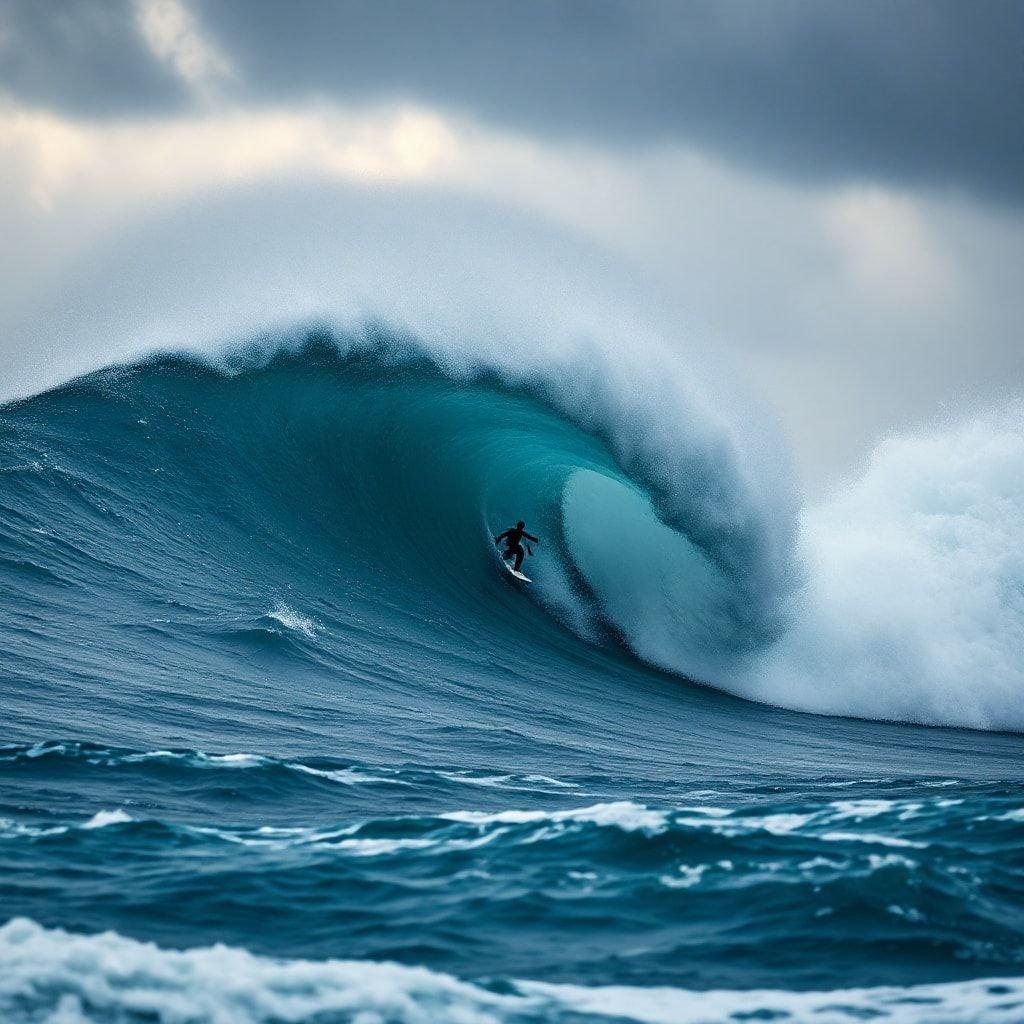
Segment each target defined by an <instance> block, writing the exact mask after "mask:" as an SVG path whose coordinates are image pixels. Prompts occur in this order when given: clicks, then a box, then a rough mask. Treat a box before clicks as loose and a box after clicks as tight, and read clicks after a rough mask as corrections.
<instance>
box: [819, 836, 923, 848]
mask: <svg viewBox="0 0 1024 1024" xmlns="http://www.w3.org/2000/svg"><path fill="white" fill-rule="evenodd" d="M819 838H820V839H821V840H822V841H823V842H826V843H872V844H873V845H875V846H899V847H905V848H907V849H912V850H924V849H927V847H928V843H918V842H915V841H914V840H912V839H900V838H899V837H898V836H883V835H879V834H878V833H875V832H826V833H825V834H824V835H822V836H820V837H819Z"/></svg>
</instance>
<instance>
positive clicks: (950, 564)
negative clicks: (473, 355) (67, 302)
mask: <svg viewBox="0 0 1024 1024" xmlns="http://www.w3.org/2000/svg"><path fill="white" fill-rule="evenodd" d="M558 379H559V378H558V377H557V376H548V377H547V378H546V379H543V380H541V379H534V380H523V379H518V380H515V381H512V382H511V383H510V381H509V378H508V377H507V375H502V374H500V373H499V372H498V371H497V370H496V369H494V368H489V369H488V368H483V367H481V366H474V367H467V366H462V367H460V368H459V369H458V370H455V369H453V368H452V367H451V366H450V365H445V364H443V363H442V364H440V365H438V364H437V363H436V362H434V361H432V360H430V359H427V358H425V357H423V356H422V355H420V354H418V353H417V352H416V351H415V350H411V349H410V348H409V347H408V346H407V345H405V346H401V345H400V346H398V347H397V350H396V347H395V345H394V343H393V342H389V343H388V344H383V343H380V340H379V339H376V341H375V342H374V344H372V345H370V346H369V347H368V348H363V349H361V350H359V351H355V352H349V353H348V354H339V352H338V351H337V350H336V348H335V347H334V344H333V342H330V341H329V340H328V339H325V338H320V339H317V340H314V342H313V343H311V344H309V345H307V346H305V347H303V348H300V349H298V350H284V349H282V350H281V351H278V352H277V353H276V354H272V355H271V356H270V357H266V356H264V357H256V356H255V355H249V356H247V357H246V358H245V359H236V360H235V361H234V362H233V363H230V364H229V365H227V366H223V365H222V366H221V367H220V368H214V367H212V366H210V365H207V364H203V363H199V362H197V361H194V360H191V359H185V358H178V357H166V358H161V359H156V360H151V361H149V362H147V363H144V364H140V365H138V366H135V367H130V368H119V369H112V370H108V371H104V372H102V373H100V374H97V375H94V376H92V377H90V378H85V379H83V380H80V381H76V382H72V383H71V384H69V385H67V386H66V387H64V388H62V389H58V390H57V391H54V392H50V393H47V394H44V395H40V396H37V397H35V398H32V399H29V400H27V401H24V402H21V403H17V404H14V405H9V406H7V407H6V408H4V409H3V410H0V588H2V593H3V598H4V599H3V605H2V608H0V678H2V685H3V693H4V704H3V710H4V716H3V735H2V736H0V915H2V920H4V921H6V922H7V923H5V924H2V925H0V1011H2V1016H3V1019H4V1020H10V1021H12V1022H30V1021H31V1022H42V1021H52V1022H54V1024H57V1022H59V1024H70V1022H73V1021H78V1020H88V1021H104V1022H108V1021H109V1022H129V1021H130V1022H142V1021H153V1020H156V1021H160V1022H166V1024H171V1022H174V1024H179V1022H184V1021H189V1022H191V1021H206V1020H212V1021H217V1022H218V1024H221V1022H223V1024H236V1022H249V1021H260V1022H278V1021H315V1022H318V1024H328V1022H336V1021H353V1022H356V1021H358V1022H359V1024H370V1022H376V1021H389V1022H390V1021H395V1022H399V1021H401V1022H420V1021H457V1022H469V1021H590V1020H595V1021H600V1020H612V1021H647V1022H655V1021H656V1022H662V1021H666V1022H668V1021H672V1022H676V1021H679V1022H683V1021H709V1020H732V1021H739V1020H751V1019H753V1020H781V1019H789V1020H813V1021H821V1022H831V1021H844V1022H846V1021H854V1020H863V1019H879V1020H887V1021H962V1020H986V1021H1019V1020H1022V1019H1024V982H1022V981H1021V980H1020V975H1021V963H1022V961H1024V892H1022V890H1024V883H1022V881H1021V878H1022V874H1021V871H1022V867H1024V864H1022V861H1024V854H1022V852H1021V851H1022V849H1024V845H1022V844H1024V793H1022V792H1021V789H1020V780H1021V777H1022V775H1024V772H1022V770H1021V767H1020V765H1021V755H1022V753H1024V741H1022V740H1021V738H1020V737H1019V736H1018V735H1015V734H1014V733H1011V732H1002V733H1000V732H993V731H988V732H985V731H978V730H968V729H963V728H926V727H923V726H920V725H915V724H911V723H913V722H915V721H920V722H941V723H945V724H947V725H953V726H955V725H969V726H977V725H986V726H989V727H990V728H993V727H1001V728H1004V729H1014V728H1017V727H1019V723H1020V722H1021V719H1022V708H1021V705H1020V700H1019V696H1018V695H1019V693H1020V690H1019V688H1018V687H1019V682H1020V679H1019V673H1020V671H1021V668H1020V664H1021V659H1020V655H1019V650H1018V653H1016V654H1014V651H1013V643H1014V637H1016V636H1019V635H1020V626H1019V623H1020V622H1021V621H1024V616H1022V615H1021V614H1020V613H1021V608H1022V606H1024V599H1022V598H1021V593H1022V591H1021V588H1020V586H1019V584H1017V583H1015V577H1014V573H1015V572H1016V570H1017V562H1016V561H1015V559H1017V557H1018V556H1017V554H1016V552H1012V551H1008V550H1007V549H1008V545H1007V544H1006V543H1005V541H1006V538H1007V537H1008V536H1010V535H1012V532H1013V529H1014V523H1015V521H1016V520H1015V517H1016V515H1017V511H1016V509H1017V507H1018V505H1017V504H1015V501H1016V497H1017V491H1016V489H1015V488H1018V487H1019V486H1020V484H1019V483H1016V484H1015V483H1013V482H1012V480H1013V475H1012V473H1011V472H1010V471H1011V470H1013V469H1014V467H1016V466H1017V465H1018V461H1017V460H1018V455H1019V453H1018V452H1017V448H1019V447H1020V446H1019V445H1017V448H1015V447H1014V446H1013V444H1012V443H1009V442H1008V441H1007V438H1009V439H1010V440H1011V441H1012V439H1013V437H1014V436H1015V435H1014V431H1013V428H1012V424H1008V422H1007V421H1004V422H1003V423H1002V425H1001V426H1000V425H998V424H997V425H995V426H993V427H991V429H989V430H988V431H987V432H985V431H982V430H981V428H980V427H976V428H972V429H968V430H964V431H961V433H960V434H958V435H957V437H956V438H954V439H952V440H951V439H948V438H947V440H946V450H947V451H949V452H952V453H954V456H955V455H956V453H959V456H958V457H960V458H961V459H962V460H963V463H964V464H969V465H970V466H971V467H972V473H971V474H964V478H963V479H962V480H961V481H960V486H959V487H956V488H952V487H951V488H949V489H948V491H943V492H942V496H943V498H944V501H945V504H944V505H943V506H942V507H937V506H935V505H932V506H929V507H928V508H920V507H917V508H916V509H915V508H912V507H911V495H912V494H917V493H919V492H918V491H917V490H915V487H914V481H915V477H914V473H913V472H911V471H910V470H909V469H908V467H911V466H913V465H919V464H920V459H919V460H918V462H917V463H915V462H914V461H913V459H912V458H911V454H912V453H914V452H917V454H918V455H920V453H921V451H925V453H926V454H927V451H926V449H927V444H926V443H925V442H915V443H913V444H910V443H909V442H908V444H907V445H904V446H903V447H897V448H890V450H889V451H888V453H887V454H886V455H884V457H883V458H882V459H881V460H880V461H878V460H876V463H875V464H874V465H873V468H872V471H871V473H869V476H868V477H867V478H866V479H865V481H862V482H861V484H859V485H858V486H857V487H856V488H854V489H853V490H851V491H850V492H849V493H847V495H846V496H845V497H844V498H843V499H842V500H841V501H836V502H833V503H832V504H830V505H829V506H822V507H820V508H818V509H816V510H809V511H805V513H803V514H802V515H801V516H797V514H796V512H795V503H793V502H792V501H791V499H790V498H788V497H787V495H786V493H785V488H784V487H783V486H782V485H780V484H778V483H777V482H775V481H774V478H773V477H772V474H771V461H770V459H767V458H758V457H757V453H756V452H755V453H754V454H753V455H751V454H750V453H749V452H745V450H744V448H743V444H742V442H741V441H736V439H735V438H730V436H729V433H728V431H727V430H724V428H720V426H715V421H714V418H713V417H711V418H709V417H708V416H707V415H705V416H703V418H702V417H701V416H699V415H697V414H696V413H695V412H694V411H693V410H692V409H685V408H681V407H680V406H679V405H678V403H674V402H671V401H668V399H666V397H665V396H664V395H659V394H657V393H656V392H657V389H652V390H648V391H645V392H642V393H641V392H639V391H637V390H635V389H634V390H633V391H630V390H629V389H626V390H625V391H623V390H621V388H620V383H621V382H620V383H616V381H615V379H614V376H613V375H611V374H610V371H609V370H608V368H606V367H605V368H602V367H597V368H594V370H593V372H592V374H591V376H589V377H581V376H580V374H579V373H578V372H573V373H572V374H569V375H568V377H567V379H572V380H573V381H574V385H573V387H572V388H571V389H569V390H565V389H562V390H559V387H558V386H557V381H558ZM659 417H661V418H659ZM1000 430H1002V433H1000ZM986 452H988V453H990V455H991V456H992V457H990V458H988V459H987V461H986V459H985V458H984V455H985V453H986ZM993 453H994V454H993ZM996 456H998V457H996ZM886 459H888V462H887V461H886ZM952 462H953V463H956V458H955V457H954V458H953V459H952ZM896 466H899V467H902V469H901V471H900V472H897V471H896V469H895V468H894V467H896ZM947 469H948V467H947ZM872 474H873V476H872ZM922 475H923V471H922ZM896 477H898V478H899V480H900V481H901V482H902V487H903V490H902V491H900V492H898V493H894V488H893V487H890V486H886V487H885V488H883V489H884V490H885V493H886V494H887V495H888V499H887V500H888V502H889V503H888V504H887V505H886V504H884V503H881V502H877V501H876V502H869V501H868V500H867V497H866V495H867V494H869V493H873V491H872V489H873V488H874V487H876V486H880V485H879V484H878V481H879V480H882V481H889V482H891V480H892V479H894V478H896ZM896 490H897V491H898V488H897V489H896ZM869 505H870V507H871V509H872V510H874V511H873V512H872V515H875V516H878V515H881V512H880V511H878V510H879V508H880V507H881V509H882V510H883V511H886V510H887V511H888V513H889V519H888V520H887V521H888V522H889V526H890V530H891V533H890V535H889V536H887V537H881V538H880V534H884V533H885V531H883V530H880V529H879V528H878V524H877V522H875V521H873V520H872V519H871V518H870V516H869V517H868V518H867V519H865V518H864V514H863V513H864V509H865V507H867V506H869ZM1021 506H1022V507H1024V502H1022V503H1021ZM844 510H845V511H844ZM520 517H522V518H525V519H526V520H527V523H528V525H529V528H530V529H531V531H532V532H536V533H538V534H539V535H540V536H541V537H542V543H541V545H540V546H539V547H538V549H537V557H536V558H535V559H533V561H532V563H531V566H530V568H531V575H533V576H534V577H535V579H536V580H537V583H536V584H535V585H534V586H533V587H532V588H531V589H528V590H527V589H524V588H521V587H520V586H519V585H517V584H514V583H513V582H512V581H510V580H509V579H508V577H507V576H506V575H504V574H503V573H502V571H501V570H500V568H499V566H498V564H497V560H496V557H495V555H494V553H493V545H492V544H491V542H490V541H489V533H496V532H498V530H499V529H501V528H504V527H505V526H507V525H508V524H509V523H510V522H511V521H514V520H515V519H516V518H520ZM1000 524H1001V528H1002V534H1001V536H1002V537H1003V539H1004V543H1003V545H1002V547H1001V548H1000V547H999V545H998V544H997V540H996V537H997V536H998V535H1000V534H999V531H998V530H996V526H997V525H1000ZM843 530H845V531H846V534H847V540H848V543H846V544H840V545H838V547H837V548H836V549H835V553H834V554H833V556H831V557H828V558H826V557H825V556H824V554H823V553H824V552H827V551H829V550H831V549H830V548H829V544H830V543H834V541H835V537H836V531H839V532H840V533H841V532H842V531H843ZM908 531H909V532H908ZM829 538H831V540H829ZM866 538H871V539H872V541H873V542H877V543H872V544H868V542H867V539H866ZM908 538H909V539H908ZM883 542H884V543H883ZM900 543H902V544H903V547H904V548H905V549H909V550H912V551H913V552H914V557H915V559H916V563H915V564H917V565H918V566H919V567H920V566H924V565H925V564H927V565H928V567H929V572H928V573H927V574H926V575H927V580H928V584H929V586H928V588H927V589H926V591H925V593H924V594H923V595H921V596H919V598H918V600H917V601H916V603H913V602H912V601H911V596H912V595H908V594H907V593H906V587H905V586H901V584H902V582H903V581H902V579H901V577H900V572H901V571H909V570H907V568H906V565H905V564H904V563H898V560H897V563H898V564H897V565H896V567H895V568H894V570H893V573H892V579H891V580H890V582H891V583H892V584H893V588H894V589H895V591H897V595H896V596H895V597H892V598H889V599H887V603H884V607H883V608H882V609H881V610H879V609H878V608H877V607H876V606H875V604H874V603H873V602H871V601H870V600H869V597H870V596H871V595H873V594H874V595H877V594H881V593H883V592H884V588H883V587H882V586H881V584H879V583H878V581H877V573H875V574H874V575H873V576H872V577H871V578H872V580H873V582H872V583H871V584H870V585H868V584H867V583H866V582H865V580H866V579H867V578H868V576H869V575H870V574H869V572H868V571H867V570H868V569H871V568H872V567H873V566H874V565H875V563H876V562H877V560H878V559H879V557H880V554H879V552H880V550H884V549H885V547H886V545H888V548H889V550H896V549H897V548H899V546H900ZM879 544H882V548H881V549H880V548H879V546H878V545H879ZM851 549H853V550H854V551H855V552H857V553H859V555H860V556H861V557H860V561H858V562H857V563H856V565H854V566H851V564H850V563H851V559H852V557H853V556H852V555H851V553H850V552H851ZM997 551H999V552H1004V551H1005V553H1003V554H1000V555H999V557H996V556H995V555H994V554H993V552H997ZM983 556H988V557H987V558H986V557H983ZM929 558H930V559H931V561H927V560H928V559H929ZM901 565H902V570H901V568H900V566H901ZM865 567H867V569H866V568H865ZM854 570H858V571H854ZM1021 578H1024V577H1021ZM837 579H838V580H843V581H845V583H844V586H843V587H837V586H836V583H835V581H836V580H837ZM950 581H955V582H956V583H957V584H958V585H960V586H961V587H962V588H963V590H964V591H965V597H964V601H963V603H962V604H961V605H958V606H957V607H958V608H960V610H961V614H959V615H958V616H954V617H952V618H948V619H947V620H943V619H942V617H941V615H939V612H938V611H937V609H940V608H941V607H942V605H943V602H944V601H947V599H948V593H949V589H948V587H949V584H950ZM980 581H986V582H987V584H988V588H987V589H984V588H982V587H981V585H980ZM944 588H945V589H944ZM829 601H831V602H833V604H832V606H831V608H827V607H826V605H827V604H828V602H829ZM812 604H813V607H811V605H812ZM911 611H913V612H914V614H911ZM882 612H884V622H885V623H888V625H889V628H888V630H886V629H883V628H881V626H880V622H881V620H882V619H883V616H882V614H881V613H882ZM812 613H813V614H812ZM986 615H988V623H987V626H986V625H985V617H986ZM943 622H945V623H946V625H945V627H944V628H943V629H942V630H938V628H937V627H936V623H938V624H939V625H942V624H943ZM926 637H930V638H931V642H930V643H925V638H926ZM951 666H952V668H951ZM953 669H955V670H956V671H955V672H954V671H953ZM957 673H959V675H957ZM972 673H973V674H972ZM958 678H959V683H957V679H958ZM690 680H697V681H699V683H700V684H702V685H697V684H695V683H694V682H692V681H690ZM734 693H740V694H744V695H745V696H748V697H754V698H757V701H758V702H755V701H750V700H743V699H740V698H739V697H737V696H733V695H732V694H734ZM773 705H783V706H788V707H791V708H797V709H800V708H812V709H815V710H819V711H828V712H830V714H829V715H809V714H801V713H798V712H797V711H794V710H785V707H780V706H773ZM850 715H866V716H869V717H876V718H886V719H903V720H904V721H903V723H902V724H900V722H898V721H890V722H888V723H885V722H871V721H865V720H862V719H858V718H853V717H839V716H850Z"/></svg>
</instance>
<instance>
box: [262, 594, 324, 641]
mask: <svg viewBox="0 0 1024 1024" xmlns="http://www.w3.org/2000/svg"><path fill="white" fill-rule="evenodd" d="M267 618H268V619H273V620H274V621H275V622H280V623H281V625H282V626H284V628H285V629H290V630H293V631H294V632H296V633H301V634H302V635H303V636H304V637H306V638H307V639H309V640H315V639H316V634H317V629H318V628H319V626H318V623H317V622H316V621H315V620H313V619H311V618H309V617H308V616H306V615H302V614H300V613H299V612H297V611H295V609H293V608H290V607H289V606H288V605H286V604H285V603H284V602H283V601H279V602H278V603H277V604H276V605H274V607H273V608H272V609H271V610H270V611H269V612H267Z"/></svg>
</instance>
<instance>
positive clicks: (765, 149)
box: [0, 0, 1024, 202]
mask: <svg viewBox="0 0 1024 1024" xmlns="http://www.w3.org/2000/svg"><path fill="white" fill-rule="evenodd" d="M193 9H194V10H195V11H196V12H197V15H198V17H199V20H200V23H201V25H202V26H203V28H204V30H205V31H207V32H209V33H210V34H211V35H212V37H213V38H214V40H215V41H216V43H217V44H218V45H219V46H220V47H221V48H222V49H223V50H224V51H225V52H226V53H227V54H228V55H229V57H230V58H231V60H232V62H233V63H234V64H235V66H236V67H237V69H238V71H239V76H238V83H239V84H238V86H237V87H238V89H240V90H241V92H240V94H239V96H238V97H237V98H239V99H242V100H245V101H267V100H271V101H275V102H280V101H286V100H296V99H299V98H305V97H310V96H314V97H315V96H329V97H332V98H339V99H342V100H358V101H385V100H396V99H397V100H414V101H419V102H424V103H428V104H436V105H439V106H442V107H444V108H446V109H449V110H455V111H461V112H465V113H467V114H470V115H472V116H476V117H480V118H482V119H484V120H487V121H489V122H492V123H498V124H502V125H506V126H509V127H511V128H514V129H521V130H525V131H529V132H532V133H538V134H541V135H548V136H558V137H560V138H565V137H570V138H578V139H580V140H586V141H598V142H600V143H602V144H611V145H616V146H621V147H628V146H630V145H633V144H638V143H649V142H652V141H655V142H657V141H678V142H683V143H690V144H694V145H697V146H700V147H702V148H705V149H710V150H712V151H715V152H717V153H719V154H721V155H724V156H726V157H727V158H729V159H731V160H734V161H738V162H740V163H743V164H746V165H752V166H756V167H758V168H760V169H764V170H767V171H769V172H771V173H775V174H782V175H785V176H787V177H796V178H805V179H812V180H818V179H825V180H865V179H873V180H879V179H881V180H890V181H904V182H908V183H911V184H917V183H920V184H924V185H934V186H940V187H945V186H949V187H954V188H963V189H966V190H969V191H971V192H973V193H974V194H976V195H981V196H984V197H987V198H993V199H997V200H1010V201H1014V202H1019V201H1020V200H1021V199H1022V198H1024V118H1022V117H1021V113H1022V109H1021V108H1022V105H1024V59H1022V54H1024V5H1022V4H1020V3H1018V2H1016V0H987V2H986V3H984V4H970V3H964V2H962V0H904V2H901V3H895V4H894V3H891V2H890V0H859V2H857V3H849V2H846V0H831V2H809V0H776V2H774V3H770V4H769V3H762V2H759V0H689V2H683V0H628V2H627V0H594V2H583V0H565V2H561V3H551V2H547V0H519V2H516V3H512V2H509V0H439V2H435V3H411V2H406V0H294V2H291V3H287V4H283V3H280V2H278V0H245V2H242V0H203V2H200V3H198V4H194V5H193ZM6 11H7V12H8V13H9V14H11V13H13V14H14V15H15V17H14V18H13V23H14V25H15V31H14V33H13V37H14V39H15V40H16V42H17V45H15V46H14V47H12V46H11V45H10V43H9V44H8V46H7V51H6V52H7V58H6V59H5V61H4V64H3V68H2V70H0V81H2V83H3V84H4V86H5V87H6V88H7V89H9V90H11V91H14V92H16V93H18V94H20V95H25V96H28V97H31V98H34V99H39V100H45V101H47V102H53V103H59V104H61V105H63V106H65V107H73V108H74V109H75V110H88V111H89V112H92V113H109V112H121V111H124V110H127V109H140V108H145V109H151V108H153V107H157V108H166V107H167V106H168V105H171V104H174V103H176V102H181V98H182V97H181V90H180V86H179V85H178V84H177V83H175V82H173V81H172V80H171V79H170V77H169V76H168V74H167V73H166V71H165V70H163V69H162V68H159V67H158V66H157V65H156V63H155V62H154V61H153V60H152V59H151V58H150V57H149V55H148V53H147V52H146V51H145V49H144V47H143V46H142V44H141V41H140V40H139V38H138V34H137V33H136V32H135V30H134V26H133V25H132V24H131V16H130V12H129V11H128V10H127V9H126V8H125V7H124V5H122V4H117V5H114V6H111V5H108V4H103V5H99V4H95V3H92V2H88V0H86V2H79V3H75V4H62V5H52V4H46V5H41V4H38V3H34V2H28V0H26V2H24V3H20V4H19V3H16V2H15V3H11V2H9V3H8V6H7V8H6ZM12 51H13V52H14V54H15V57H14V59H13V60H12V59H11V57H10V54H11V53H12Z"/></svg>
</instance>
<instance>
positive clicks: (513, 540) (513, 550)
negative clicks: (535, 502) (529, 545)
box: [494, 526, 539, 572]
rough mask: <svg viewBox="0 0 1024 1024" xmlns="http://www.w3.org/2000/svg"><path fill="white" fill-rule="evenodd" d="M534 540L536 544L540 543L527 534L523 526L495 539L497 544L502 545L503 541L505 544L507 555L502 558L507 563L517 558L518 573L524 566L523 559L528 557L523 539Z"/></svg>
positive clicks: (501, 534) (511, 528)
mask: <svg viewBox="0 0 1024 1024" xmlns="http://www.w3.org/2000/svg"><path fill="white" fill-rule="evenodd" d="M524 537H525V538H526V539H527V540H532V541H533V543H534V544H536V543H538V540H539V538H537V537H534V536H532V535H531V534H529V533H527V532H526V530H524V529H523V528H522V527H521V526H513V527H510V528H509V529H507V530H506V531H505V532H504V533H499V534H498V536H497V537H495V538H494V543H495V544H500V543H501V542H502V541H504V542H505V554H504V555H502V558H504V559H505V561H506V562H507V561H508V560H509V559H510V558H512V557H515V560H516V566H515V568H516V572H519V570H520V568H522V565H523V559H524V558H525V557H526V552H525V551H524V550H523V538H524Z"/></svg>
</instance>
